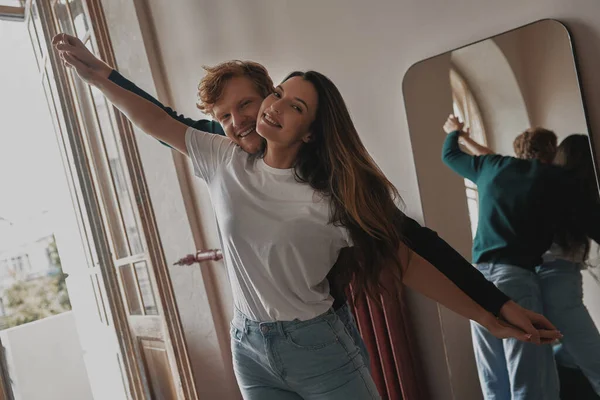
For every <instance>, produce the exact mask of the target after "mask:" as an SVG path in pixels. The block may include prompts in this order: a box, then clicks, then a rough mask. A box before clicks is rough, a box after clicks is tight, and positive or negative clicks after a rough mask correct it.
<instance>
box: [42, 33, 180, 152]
mask: <svg viewBox="0 0 600 400" xmlns="http://www.w3.org/2000/svg"><path fill="white" fill-rule="evenodd" d="M52 44H53V45H54V47H55V48H56V50H57V51H58V52H59V54H60V57H61V59H62V60H63V62H64V64H65V65H66V66H67V67H69V68H72V69H74V70H75V72H76V73H77V75H78V76H79V77H80V78H81V79H82V80H84V81H85V82H87V83H89V84H90V85H93V86H95V87H97V88H98V89H100V91H101V92H102V93H103V94H104V96H106V98H107V99H108V100H109V101H110V102H111V103H112V104H113V105H114V106H115V107H117V108H118V109H119V110H120V111H121V112H122V113H123V114H125V115H126V116H127V118H128V119H129V120H130V121H131V122H132V123H133V124H134V125H136V126H137V127H138V128H140V129H141V130H142V131H144V132H145V133H147V134H149V135H150V136H152V137H154V138H156V139H158V140H160V141H162V142H165V143H167V144H168V145H169V146H171V147H172V148H174V149H176V150H178V151H179V152H181V153H183V154H185V155H188V150H187V146H186V140H185V136H186V130H187V128H188V127H187V126H186V125H185V124H183V123H181V122H179V121H177V120H175V119H173V118H171V116H170V115H169V114H168V113H166V112H165V111H164V110H162V109H161V108H160V107H159V106H157V105H155V104H153V103H152V102H150V101H148V100H146V99H144V98H142V97H140V96H138V95H136V94H134V93H132V92H130V91H128V90H126V89H124V88H122V87H120V86H119V85H117V84H115V83H114V82H112V81H110V80H109V79H108V77H107V76H105V74H104V73H102V72H101V71H99V70H97V69H95V68H93V67H92V66H90V65H88V64H86V63H85V61H83V60H82V58H84V57H83V54H84V53H85V51H87V49H85V46H84V45H83V43H82V42H81V41H80V40H79V39H77V38H75V37H73V36H70V35H66V34H64V33H61V34H58V35H56V36H55V37H54V39H53V40H52ZM82 47H83V49H85V51H84V50H83V49H82ZM80 57H81V58H80ZM84 59H85V58H84Z"/></svg>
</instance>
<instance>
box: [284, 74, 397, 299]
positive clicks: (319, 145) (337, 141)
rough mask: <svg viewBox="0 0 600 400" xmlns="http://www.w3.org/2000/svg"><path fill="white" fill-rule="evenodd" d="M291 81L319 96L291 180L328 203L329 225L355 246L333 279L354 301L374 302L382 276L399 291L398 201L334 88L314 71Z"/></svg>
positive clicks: (321, 75)
mask: <svg viewBox="0 0 600 400" xmlns="http://www.w3.org/2000/svg"><path fill="white" fill-rule="evenodd" d="M296 76H299V77H302V78H303V79H304V80H306V81H308V82H310V83H311V84H312V85H313V86H314V88H315V89H316V91H317V94H318V110H317V113H316V117H315V120H314V121H313V123H312V125H311V132H312V134H313V136H312V140H311V141H310V142H309V143H306V144H304V145H303V146H302V148H301V149H300V151H299V153H298V158H297V159H296V163H295V165H294V168H295V172H296V177H297V179H298V180H300V181H302V182H307V183H308V184H310V185H311V187H312V188H314V189H315V190H317V191H319V192H321V193H323V194H325V195H327V196H328V197H329V198H330V204H331V209H332V216H331V221H330V222H331V223H333V224H339V225H342V226H344V227H345V228H346V229H348V231H349V233H350V237H351V238H352V241H353V242H354V256H355V261H356V262H353V263H348V264H346V263H345V264H344V265H343V267H344V268H343V269H340V270H337V271H336V275H335V279H337V280H339V281H341V282H343V284H345V283H348V282H349V281H352V282H353V286H354V289H355V291H356V292H357V293H358V295H359V296H361V295H362V294H368V295H369V296H370V297H371V298H373V299H375V300H377V299H379V294H380V293H381V289H382V288H383V287H382V286H381V280H380V278H381V273H382V272H383V271H384V270H386V269H388V270H389V272H390V274H389V276H390V277H393V279H394V281H395V282H394V283H396V284H397V285H398V287H400V283H401V279H402V267H403V261H402V260H401V259H400V255H399V246H400V245H401V240H402V237H401V233H400V229H399V226H400V223H401V222H402V221H401V220H402V217H403V215H404V214H403V213H402V212H400V211H399V210H398V205H399V203H401V198H400V195H399V193H398V190H397V189H396V188H395V187H394V185H393V184H392V183H391V182H390V181H389V180H388V179H387V178H386V177H385V175H384V174H383V172H382V171H381V170H380V169H379V167H378V166H377V164H376V163H375V161H373V159H372V158H371V156H370V155H369V153H368V151H367V149H366V148H365V146H364V145H363V143H362V142H361V140H360V137H359V136H358V132H357V131H356V128H355V127H354V124H353V122H352V119H351V118H350V113H349V112H348V108H347V107H346V104H345V103H344V99H343V98H342V95H341V94H340V92H339V90H338V89H337V87H336V86H335V85H334V84H333V82H332V81H331V80H330V79H329V78H327V77H326V76H324V75H323V74H320V73H318V72H315V71H308V72H298V71H296V72H292V73H291V74H290V75H288V76H287V77H286V78H285V79H284V82H285V81H286V80H288V79H290V78H293V77H296ZM387 276H388V275H386V277H387ZM386 287H389V286H388V285H387V284H386Z"/></svg>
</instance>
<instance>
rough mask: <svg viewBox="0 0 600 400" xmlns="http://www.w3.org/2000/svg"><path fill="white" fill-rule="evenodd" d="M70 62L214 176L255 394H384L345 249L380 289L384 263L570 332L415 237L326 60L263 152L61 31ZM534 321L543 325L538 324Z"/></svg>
mask: <svg viewBox="0 0 600 400" xmlns="http://www.w3.org/2000/svg"><path fill="white" fill-rule="evenodd" d="M56 47H57V49H58V50H59V51H60V52H61V57H62V58H63V59H64V61H65V64H67V65H68V66H71V67H73V68H75V70H76V71H77V73H78V74H79V76H80V77H81V78H83V79H84V80H86V81H87V82H89V83H90V84H93V85H95V86H97V87H98V88H99V89H100V90H101V91H102V92H103V93H104V94H105V95H106V96H107V98H108V99H109V100H110V101H111V102H112V103H113V104H114V105H115V106H116V107H118V108H119V109H120V110H121V111H123V112H124V113H125V114H126V115H127V117H128V118H129V119H130V120H131V121H132V122H133V123H135V124H136V125H138V126H139V127H140V128H141V129H142V130H143V131H144V132H146V133H148V134H150V135H152V136H153V137H155V138H157V139H159V140H162V141H164V142H165V143H168V144H169V145H170V146H172V147H173V148H175V149H177V150H178V151H180V152H181V153H183V154H186V155H188V156H189V157H190V158H191V160H192V163H193V165H194V171H195V174H196V175H197V176H199V177H200V178H201V179H203V180H205V181H206V182H207V184H208V187H209V191H210V194H211V198H212V202H213V206H214V209H215V213H216V215H217V219H218V221H219V229H220V233H221V237H222V241H223V253H224V256H225V261H226V264H227V267H228V270H229V274H230V278H231V283H232V291H233V294H234V302H235V306H236V310H235V316H234V319H233V321H232V326H231V336H232V350H233V357H234V368H235V373H236V377H237V379H238V383H239V385H240V388H241V390H242V393H243V395H244V398H247V399H267V400H268V399H302V398H303V399H342V398H344V399H346V398H353V399H371V398H379V395H378V394H377V390H376V388H375V385H374V383H373V380H372V378H371V377H370V375H369V373H368V371H367V368H366V367H365V365H364V363H363V361H362V358H361V357H357V355H358V353H359V350H358V348H357V346H356V344H355V343H354V341H353V340H352V338H351V337H350V336H349V335H348V333H347V331H346V329H345V328H344V325H343V324H342V323H341V322H340V320H339V318H337V316H336V314H335V313H333V312H332V311H331V309H330V308H331V305H332V302H333V299H332V298H331V296H330V294H329V287H328V284H327V280H326V276H327V274H328V273H329V271H330V269H331V266H332V265H333V263H334V262H335V260H336V259H337V256H338V254H339V253H340V251H341V250H342V249H344V248H347V247H352V251H353V252H354V258H355V260H356V262H355V263H351V264H347V265H348V266H347V267H346V268H345V269H344V270H342V271H340V276H342V277H344V278H345V279H346V280H349V279H353V282H356V284H357V286H356V290H357V291H358V292H359V293H367V294H369V295H371V296H372V297H374V298H377V293H378V291H379V283H380V279H381V275H382V274H385V275H386V277H387V278H388V279H393V280H394V281H395V282H396V283H397V284H398V287H400V285H401V284H405V285H407V286H409V287H412V288H414V289H416V290H418V291H420V292H421V293H423V294H425V295H427V296H429V297H431V298H432V299H434V300H436V301H439V302H441V303H442V304H444V305H446V306H447V307H448V308H450V309H453V310H454V311H456V312H457V313H459V314H461V315H463V316H465V317H467V318H470V319H473V320H475V321H477V322H479V323H481V324H482V325H483V326H486V327H488V328H489V329H490V330H491V331H492V332H494V333H496V334H497V335H499V336H501V337H507V336H511V337H518V338H519V339H521V340H526V341H528V340H534V341H536V342H539V338H540V334H541V335H542V336H543V337H545V338H547V339H548V340H554V339H556V338H558V337H560V334H559V333H558V332H556V331H555V330H554V327H553V326H552V325H551V324H550V323H549V322H548V321H547V320H546V319H545V318H543V317H542V316H540V315H538V314H535V313H531V312H527V311H525V310H523V309H521V308H519V307H518V306H517V305H515V304H514V303H512V302H510V301H509V302H508V303H507V304H510V310H512V311H511V313H509V314H508V315H505V318H507V319H508V320H509V322H511V321H512V320H513V319H514V321H518V322H519V323H517V322H515V324H520V323H522V322H523V320H524V319H525V320H528V323H529V325H531V324H536V325H538V326H541V327H545V328H547V329H548V331H546V330H540V331H539V332H537V331H535V332H533V333H530V334H529V335H527V334H525V333H524V332H520V331H518V330H516V329H514V328H510V327H506V326H503V325H502V324H501V323H500V322H499V320H497V319H496V318H495V317H494V316H492V315H491V314H490V313H488V312H486V311H485V310H484V309H483V308H481V307H480V306H479V305H477V303H475V302H474V301H473V300H472V299H471V298H469V297H468V296H466V295H465V294H464V293H463V292H462V291H460V290H459V289H458V288H457V286H455V285H454V284H452V282H451V281H449V280H448V279H447V278H446V277H445V276H444V275H442V274H441V273H440V272H439V271H438V270H436V269H435V268H434V267H432V266H431V264H429V263H428V262H426V261H425V260H424V259H423V258H421V257H420V256H419V255H417V254H415V253H413V252H412V251H410V250H409V249H408V247H407V246H405V245H403V242H402V232H400V231H399V230H398V229H397V227H398V226H399V224H398V221H396V219H398V218H399V217H400V215H401V214H400V213H398V209H397V207H396V203H395V201H396V200H398V196H397V191H396V190H395V188H394V187H393V186H392V185H391V183H390V182H389V181H388V180H387V179H386V178H385V177H384V176H383V174H382V173H381V171H380V170H379V169H378V168H377V166H376V165H375V163H374V162H373V160H372V159H371V158H370V156H369V155H368V153H367V151H366V150H365V148H364V146H363V145H362V143H361V141H360V139H359V137H358V134H357V132H356V130H355V128H354V126H353V124H352V121H351V119H350V116H349V113H348V111H347V109H346V107H345V104H344V102H343V99H342V97H341V95H340V93H339V91H338V90H337V88H336V87H335V86H334V85H333V83H331V81H330V80H329V79H327V78H326V77H324V76H323V75H321V74H318V73H316V72H308V73H293V74H291V75H290V76H289V77H288V78H287V79H286V80H285V81H284V82H283V83H282V84H281V85H280V86H279V87H278V88H277V89H276V91H275V92H274V93H273V94H272V95H270V96H268V97H267V98H266V99H265V100H264V102H263V104H262V106H261V108H260V111H259V114H258V122H257V126H256V131H257V132H258V133H259V134H260V135H261V136H262V137H263V138H264V139H265V146H264V149H263V151H261V152H260V153H259V154H258V155H249V154H247V153H244V152H243V151H242V150H241V149H240V148H239V147H237V146H235V145H234V144H233V143H232V142H231V141H230V140H229V139H227V138H224V137H220V136H217V135H211V134H208V133H205V132H201V131H197V130H195V129H193V128H188V127H187V126H185V125H184V124H182V123H180V122H178V121H176V120H174V119H173V118H171V117H170V116H169V115H168V114H167V113H165V112H164V111H163V110H161V109H160V108H159V107H157V106H156V105H154V104H152V103H150V102H149V101H147V100H145V99H142V98H140V97H138V96H136V95H134V94H132V93H131V92H128V91H127V90H125V89H123V88H121V87H119V86H118V85H115V84H114V83H112V82H110V80H108V79H98V78H97V77H96V76H95V75H94V74H91V73H90V71H89V68H88V67H87V66H86V65H85V64H84V63H82V62H81V61H80V60H78V59H77V58H76V57H74V56H73V55H72V54H71V52H70V46H69V44H68V43H61V40H60V39H59V40H58V41H57V43H56ZM532 335H534V338H532Z"/></svg>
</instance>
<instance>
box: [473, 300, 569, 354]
mask: <svg viewBox="0 0 600 400" xmlns="http://www.w3.org/2000/svg"><path fill="white" fill-rule="evenodd" d="M500 316H501V319H496V321H497V322H492V321H489V325H490V326H491V327H492V329H496V331H497V332H498V333H500V334H502V333H506V332H509V331H506V327H507V326H509V327H510V326H512V329H514V328H518V329H516V331H520V333H519V335H510V336H505V337H515V338H516V339H519V340H522V341H529V342H531V343H535V344H549V343H553V342H554V341H556V340H557V339H560V338H562V334H561V333H560V332H559V331H558V330H557V329H556V327H555V326H554V325H552V323H551V322H550V321H548V319H546V317H544V316H543V315H540V314H538V313H535V312H533V311H530V310H527V309H525V308H523V307H521V306H520V305H518V304H517V303H515V302H514V301H512V300H511V301H508V302H506V304H504V306H502V308H501V309H500ZM507 323H508V324H507ZM482 325H484V326H485V327H486V328H488V330H490V331H491V332H492V334H494V335H496V333H494V331H492V329H490V328H489V327H487V326H486V325H487V324H482ZM502 329H504V332H503V331H502ZM496 336H497V337H500V336H498V335H496Z"/></svg>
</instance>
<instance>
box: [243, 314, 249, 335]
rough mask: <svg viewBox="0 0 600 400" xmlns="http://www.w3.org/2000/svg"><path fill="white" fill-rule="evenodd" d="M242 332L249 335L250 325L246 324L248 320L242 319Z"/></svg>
mask: <svg viewBox="0 0 600 400" xmlns="http://www.w3.org/2000/svg"><path fill="white" fill-rule="evenodd" d="M244 332H245V333H246V335H248V334H249V333H250V324H249V323H248V318H246V317H244Z"/></svg>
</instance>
